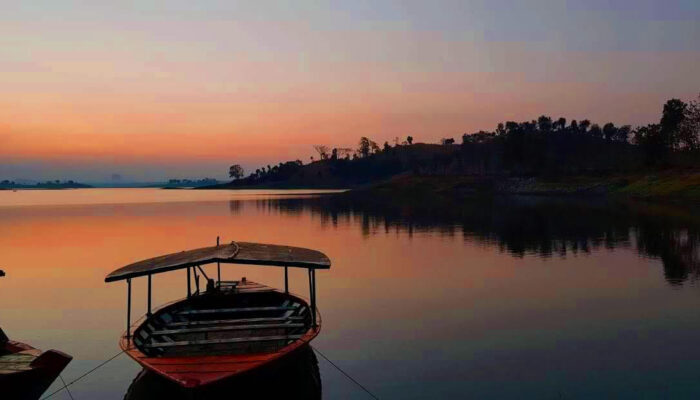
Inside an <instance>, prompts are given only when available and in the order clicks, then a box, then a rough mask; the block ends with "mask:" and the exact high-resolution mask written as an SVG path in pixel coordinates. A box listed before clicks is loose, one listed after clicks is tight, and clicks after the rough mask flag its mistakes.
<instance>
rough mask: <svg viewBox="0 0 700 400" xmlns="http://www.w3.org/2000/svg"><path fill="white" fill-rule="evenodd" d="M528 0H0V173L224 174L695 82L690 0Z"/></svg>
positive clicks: (698, 58) (642, 96)
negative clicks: (329, 149) (233, 167)
mask: <svg viewBox="0 0 700 400" xmlns="http://www.w3.org/2000/svg"><path fill="white" fill-rule="evenodd" d="M23 3H24V4H23ZM39 3H43V4H39ZM531 3H533V2H527V5H525V3H524V2H523V3H521V2H506V1H476V0H475V1H444V2H440V3H439V4H433V3H428V2H398V1H385V2H380V3H377V2H355V1H353V2H350V1H347V2H345V1H339V2H311V1H304V2H291V3H284V2H264V4H261V5H251V4H252V3H245V4H243V3H238V2H234V3H232V4H229V2H221V3H220V2H213V1H204V2H179V1H174V2H168V3H165V4H164V5H163V4H160V3H158V2H138V3H135V4H132V5H129V6H121V5H120V6H116V5H113V3H111V2H102V1H95V2H87V3H84V2H77V1H75V2H64V1H45V2H31V4H26V2H16V3H14V4H6V5H4V6H3V9H4V11H3V13H2V15H1V16H0V37H1V38H2V39H0V87H1V88H2V92H1V95H0V157H1V159H2V161H1V162H0V178H32V179H59V178H60V179H64V178H65V179H81V180H87V181H104V180H106V179H108V177H109V176H110V175H111V174H112V173H120V174H123V175H124V176H125V178H128V179H131V180H149V179H163V178H168V177H202V176H212V177H215V178H224V177H225V176H226V175H225V174H226V171H227V167H228V165H229V164H231V163H232V162H237V163H240V164H242V165H243V166H244V167H245V168H246V169H248V170H250V169H251V168H252V169H255V168H256V167H259V166H261V165H266V164H276V163H277V162H280V161H285V160H290V159H301V160H303V161H304V162H308V161H309V157H310V156H312V155H313V150H312V147H311V146H312V145H314V144H327V145H331V146H343V147H355V146H356V143H357V140H358V138H359V136H369V137H372V138H373V140H375V141H377V142H379V143H383V142H384V141H389V142H393V140H394V138H395V137H400V138H402V139H403V138H405V136H406V135H408V134H410V135H412V136H413V137H415V138H416V140H417V141H423V142H437V141H439V139H440V138H442V137H455V138H457V137H459V136H461V134H462V133H464V132H473V131H478V130H480V129H493V128H494V126H495V125H496V124H497V123H498V122H501V121H502V120H504V119H514V120H529V119H533V118H536V117H537V116H539V115H541V114H549V115H552V116H556V117H558V116H560V115H561V116H566V117H567V118H578V119H583V118H589V119H591V120H593V121H597V122H601V123H604V122H607V121H613V122H615V123H618V124H632V125H637V124H646V123H648V122H651V121H655V120H657V119H658V116H659V113H660V110H661V107H662V105H663V102H664V101H665V100H666V99H668V98H672V97H676V98H694V97H695V96H697V92H698V91H700V74H698V73H697V66H698V65H700V28H699V26H700V23H699V22H700V21H699V19H700V6H699V5H698V3H697V2H691V1H680V0H679V1H671V2H662V1H652V0H645V1H615V2H609V1H583V0H581V1H537V2H534V3H538V6H537V7H535V6H533V4H531ZM256 4H258V2H256Z"/></svg>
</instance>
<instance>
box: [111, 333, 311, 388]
mask: <svg viewBox="0 0 700 400" xmlns="http://www.w3.org/2000/svg"><path fill="white" fill-rule="evenodd" d="M297 353H298V354H295V355H294V356H293V357H288V358H286V359H285V361H284V362H280V363H276V368H273V369H269V370H266V369H261V370H257V371H254V372H251V373H248V374H244V375H239V376H236V377H234V378H231V379H227V380H224V381H222V382H221V383H220V384H212V385H208V386H204V387H201V388H199V389H198V390H197V393H196V396H192V390H190V389H187V388H183V387H182V386H180V385H178V384H176V383H173V382H172V381H171V380H169V379H166V378H163V377H162V376H160V375H158V374H156V373H153V372H152V371H150V370H147V369H142V370H141V371H139V373H138V374H137V375H136V377H135V378H134V380H133V381H132V383H131V385H129V388H128V389H127V391H126V394H125V395H124V400H151V399H168V400H192V398H193V397H195V398H197V399H222V400H223V399H256V398H257V399H273V398H286V399H305V400H321V398H322V397H323V396H322V382H321V374H320V372H319V369H318V359H317V358H316V355H315V354H314V351H313V350H312V349H311V348H310V347H309V346H305V347H304V348H302V349H301V350H300V351H299V352H297ZM271 382H274V384H270V383H271Z"/></svg>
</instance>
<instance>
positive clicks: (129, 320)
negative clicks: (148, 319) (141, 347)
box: [126, 278, 131, 340]
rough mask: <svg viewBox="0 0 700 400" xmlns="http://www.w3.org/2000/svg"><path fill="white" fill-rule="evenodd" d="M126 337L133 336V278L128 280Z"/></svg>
mask: <svg viewBox="0 0 700 400" xmlns="http://www.w3.org/2000/svg"><path fill="white" fill-rule="evenodd" d="M126 288H127V289H126V293H127V294H126V339H127V340H129V339H130V338H131V278H128V279H127V280H126Z"/></svg>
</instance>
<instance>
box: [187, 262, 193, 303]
mask: <svg viewBox="0 0 700 400" xmlns="http://www.w3.org/2000/svg"><path fill="white" fill-rule="evenodd" d="M191 279H192V278H190V267H187V298H188V299H189V298H190V296H192V282H191Z"/></svg>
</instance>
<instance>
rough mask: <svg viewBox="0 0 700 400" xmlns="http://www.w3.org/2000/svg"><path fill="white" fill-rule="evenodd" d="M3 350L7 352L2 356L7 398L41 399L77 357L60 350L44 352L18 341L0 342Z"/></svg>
mask: <svg viewBox="0 0 700 400" xmlns="http://www.w3.org/2000/svg"><path fill="white" fill-rule="evenodd" d="M0 350H2V353H3V354H4V355H3V356H0V392H1V393H2V398H3V399H4V398H7V399H18V400H33V399H38V398H39V397H40V396H41V395H42V394H43V393H44V392H45V391H46V389H48V387H49V386H51V384H52V383H53V381H54V380H56V378H57V377H58V375H59V374H60V373H61V371H63V369H64V368H65V367H66V366H67V365H68V363H70V361H71V360H72V359H73V358H72V357H71V356H69V355H67V354H65V353H62V352H60V351H57V350H47V351H45V352H41V351H40V350H37V349H35V348H33V347H32V346H30V345H28V344H25V343H20V342H15V341H7V342H5V343H3V344H0ZM3 360H4V361H3ZM5 396H7V397H5Z"/></svg>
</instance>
